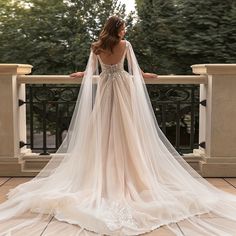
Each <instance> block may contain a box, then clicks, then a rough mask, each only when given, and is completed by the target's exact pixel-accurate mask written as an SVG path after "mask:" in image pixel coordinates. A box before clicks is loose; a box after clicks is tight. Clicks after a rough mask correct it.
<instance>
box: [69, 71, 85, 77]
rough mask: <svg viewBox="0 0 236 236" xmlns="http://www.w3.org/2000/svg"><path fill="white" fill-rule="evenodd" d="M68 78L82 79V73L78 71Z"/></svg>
mask: <svg viewBox="0 0 236 236" xmlns="http://www.w3.org/2000/svg"><path fill="white" fill-rule="evenodd" d="M70 77H78V78H82V77H84V71H78V72H75V73H72V74H70Z"/></svg>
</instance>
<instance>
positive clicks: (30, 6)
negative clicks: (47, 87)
mask: <svg viewBox="0 0 236 236" xmlns="http://www.w3.org/2000/svg"><path fill="white" fill-rule="evenodd" d="M136 10H137V14H135V13H134V12H131V13H130V14H129V15H126V14H125V5H122V4H120V3H119V2H118V0H113V1H112V0H101V1H94V0H87V1H85V0H0V63H26V64H31V65H33V66H34V67H33V74H68V73H71V72H73V71H78V70H84V69H85V66H86V62H87V59H88V54H89V48H90V44H91V42H93V41H95V40H96V39H97V37H98V34H99V31H100V29H101V27H102V25H103V24H104V22H105V20H106V19H107V18H108V17H109V16H110V15H112V14H119V15H120V16H121V17H122V18H124V19H125V20H126V25H127V34H126V38H127V39H128V40H129V41H130V42H131V43H132V45H133V47H134V50H135V53H136V55H137V58H138V61H139V63H140V67H141V68H142V69H143V70H144V71H149V72H155V73H158V74H189V73H191V68H190V66H191V65H192V64H201V63H234V62H235V56H236V40H235V39H236V2H235V1H234V0H225V1H220V0H207V1H206V0H198V1H197V2H196V1H195V0H136Z"/></svg>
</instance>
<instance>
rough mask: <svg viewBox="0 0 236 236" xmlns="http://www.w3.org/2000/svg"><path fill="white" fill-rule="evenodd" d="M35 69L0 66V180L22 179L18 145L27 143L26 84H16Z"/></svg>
mask: <svg viewBox="0 0 236 236" xmlns="http://www.w3.org/2000/svg"><path fill="white" fill-rule="evenodd" d="M31 69H32V66H31V65H24V64H0V176H6V175H9V176H14V175H20V174H19V171H20V164H19V157H20V155H21V153H22V152H24V151H25V150H24V149H26V148H25V147H24V148H22V149H20V147H19V141H20V140H22V141H24V142H26V108H25V105H22V106H19V105H18V102H19V99H22V100H23V101H25V84H18V83H17V76H18V75H24V74H29V73H31Z"/></svg>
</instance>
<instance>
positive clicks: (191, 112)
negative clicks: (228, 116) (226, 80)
mask: <svg viewBox="0 0 236 236" xmlns="http://www.w3.org/2000/svg"><path fill="white" fill-rule="evenodd" d="M146 86H147V90H148V92H149V95H150V99H151V102H152V106H153V109H154V112H155V115H156V119H157V122H158V124H159V126H160V128H161V129H162V131H163V132H164V133H165V135H166V136H167V138H168V139H169V140H170V142H171V143H172V145H173V146H174V147H175V148H176V150H177V151H178V152H179V153H180V154H183V153H189V152H192V150H193V149H194V148H198V145H199V144H198V133H199V132H198V126H199V124H198V121H199V118H198V116H199V84H190V85H189V84H171V85H170V84H147V85H146ZM79 88H80V85H79V84H74V85H64V86H62V85H55V84H43V85H42V84H27V86H26V101H20V103H19V105H22V104H26V110H27V144H22V146H23V145H27V146H28V148H30V149H32V151H33V152H37V153H40V154H44V155H45V154H50V153H54V152H56V150H57V149H58V147H59V146H60V144H61V142H62V140H63V138H64V136H65V134H66V131H67V129H68V127H69V124H70V120H71V117H72V114H73V110H74V105H75V101H76V99H77V95H78V92H79Z"/></svg>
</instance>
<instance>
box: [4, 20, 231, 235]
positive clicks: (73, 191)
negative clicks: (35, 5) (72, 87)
mask: <svg viewBox="0 0 236 236" xmlns="http://www.w3.org/2000/svg"><path fill="white" fill-rule="evenodd" d="M124 34H125V22H124V21H123V20H122V19H120V18H119V17H117V16H112V17H110V18H109V19H108V20H107V22H106V24H105V26H104V28H103V29H102V31H101V33H100V35H99V39H98V41H97V42H95V43H93V44H92V46H91V51H90V55H89V59H88V63H87V66H86V70H85V71H84V72H76V73H73V74H71V76H72V77H82V78H83V79H82V83H81V88H80V92H79V95H78V98H77V101H76V105H75V109H74V113H73V116H72V119H71V123H70V126H69V129H68V133H67V135H66V137H65V139H64V140H63V142H62V144H61V146H60V147H59V149H58V150H57V152H56V153H55V154H54V155H52V158H51V160H50V161H49V162H48V164H47V165H46V166H45V167H44V168H43V169H42V170H41V171H40V173H39V174H38V175H37V176H36V177H35V178H33V179H31V180H30V181H29V182H26V183H24V184H20V185H18V186H17V187H15V188H13V189H10V191H9V192H8V193H7V197H8V199H7V200H6V201H5V202H4V203H2V204H1V205H0V235H42V236H45V235H47V236H49V235H57V236H58V235H61V236H62V235H70V236H72V235H74V236H75V235H120V236H126V235H140V234H143V233H147V232H150V231H153V230H155V229H157V228H160V229H163V230H164V229H165V230H168V231H170V232H171V233H172V234H171V235H187V236H202V235H208V236H217V235H218V236H227V235H231V236H232V235H236V196H235V195H233V194H230V193H226V192H224V191H221V190H219V189H217V188H216V187H214V186H213V185H211V184H210V183H208V182H207V181H206V180H205V179H204V178H202V177H201V176H200V175H199V174H198V173H197V172H196V171H195V170H194V169H193V168H192V167H190V165H189V164H188V163H187V162H186V161H185V160H184V159H183V158H182V157H181V156H180V155H179V153H178V152H177V151H176V150H175V148H174V147H173V146H172V145H171V144H170V142H169V141H168V139H167V138H166V137H165V135H164V134H163V133H162V131H161V130H160V128H159V126H158V124H157V121H156V119H155V115H154V112H153V109H152V105H151V102H150V99H149V96H148V93H147V90H146V86H145V82H144V80H143V77H146V78H157V75H156V74H154V73H144V72H143V71H142V70H141V69H140V67H139V65H138V62H137V60H136V57H135V54H134V51H133V48H132V45H131V43H130V42H129V41H127V40H124V39H123V37H124ZM125 59H127V63H128V70H127V71H126V70H124V60H125ZM99 64H100V66H101V73H99ZM177 222H178V224H180V225H181V230H180V228H178V227H177V224H176V223H177Z"/></svg>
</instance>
